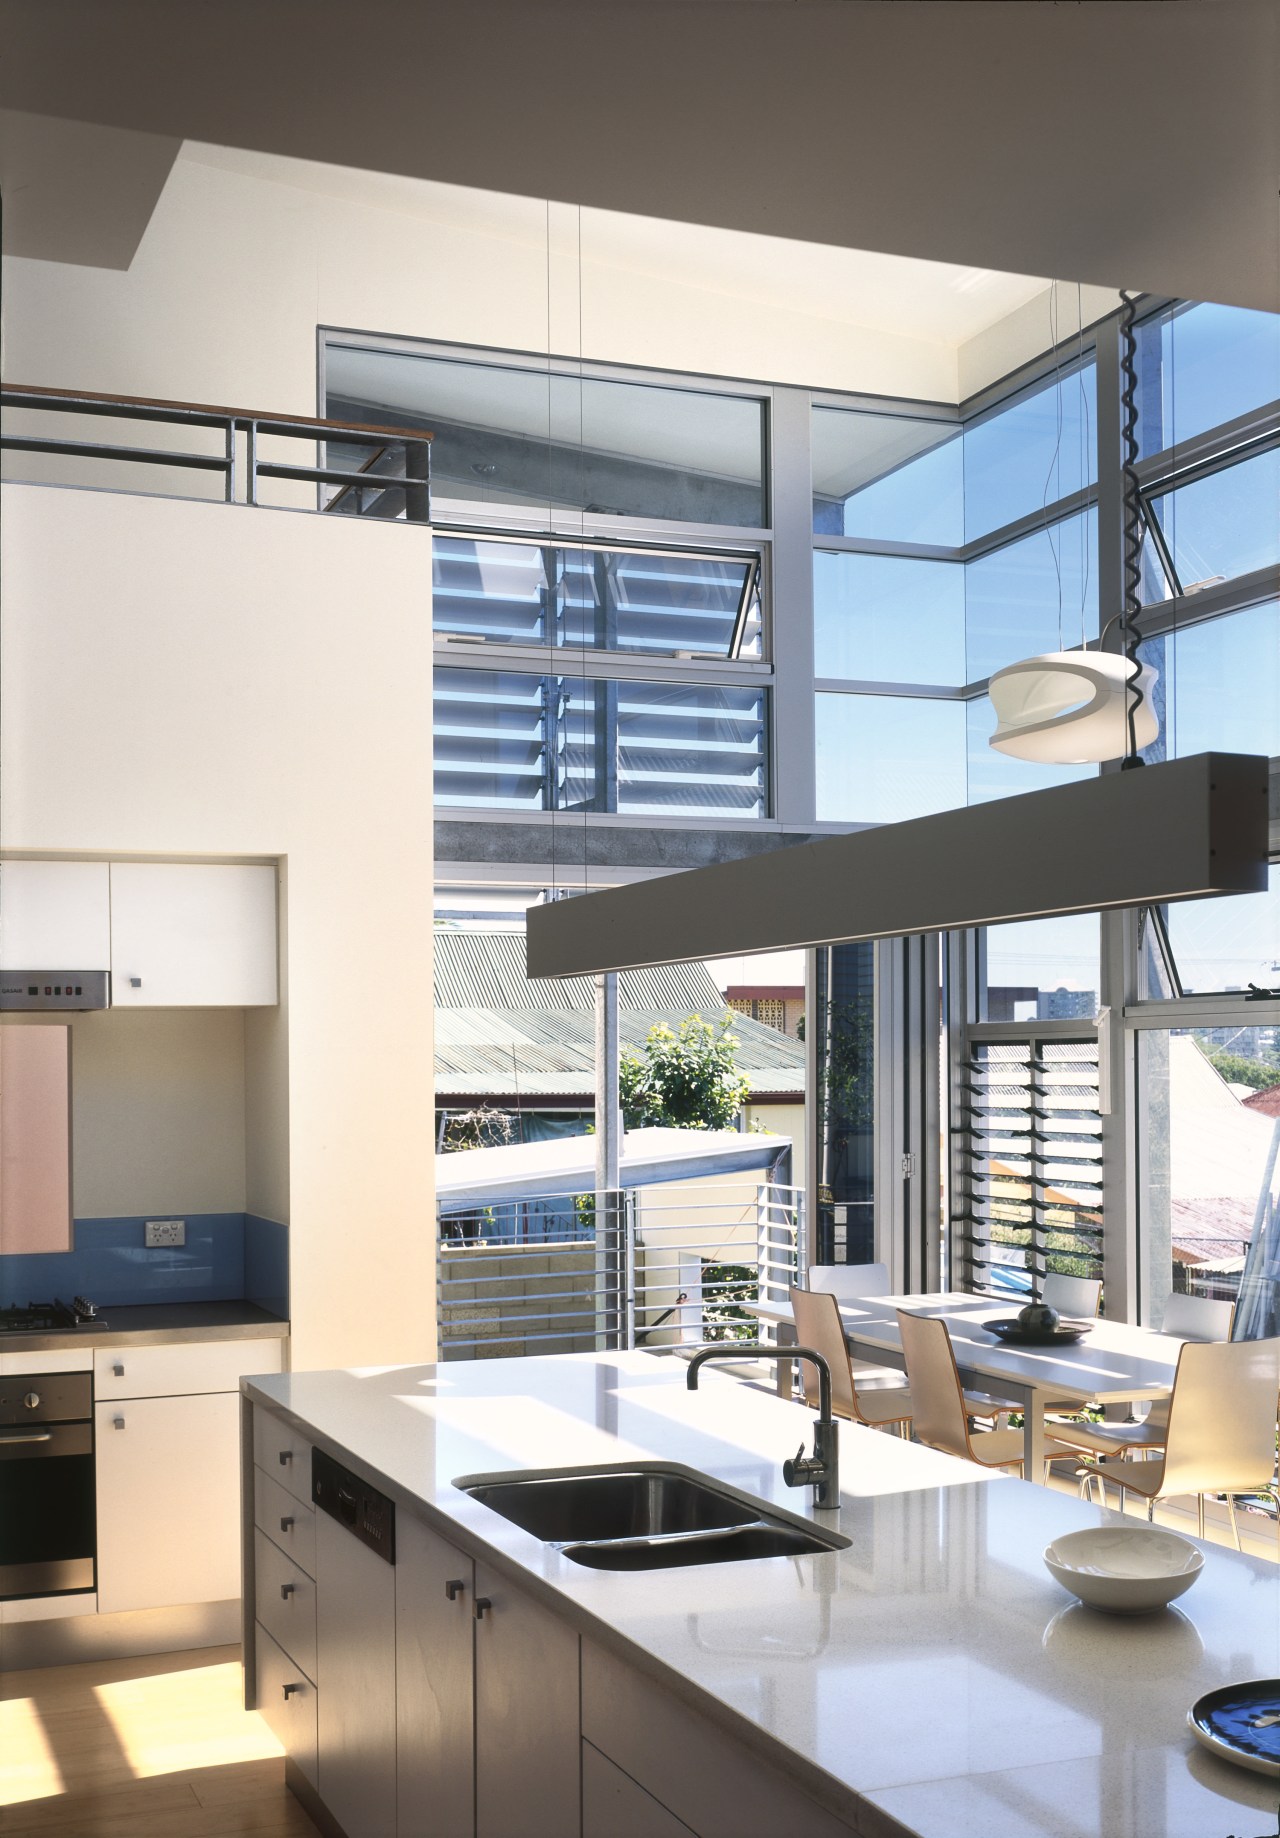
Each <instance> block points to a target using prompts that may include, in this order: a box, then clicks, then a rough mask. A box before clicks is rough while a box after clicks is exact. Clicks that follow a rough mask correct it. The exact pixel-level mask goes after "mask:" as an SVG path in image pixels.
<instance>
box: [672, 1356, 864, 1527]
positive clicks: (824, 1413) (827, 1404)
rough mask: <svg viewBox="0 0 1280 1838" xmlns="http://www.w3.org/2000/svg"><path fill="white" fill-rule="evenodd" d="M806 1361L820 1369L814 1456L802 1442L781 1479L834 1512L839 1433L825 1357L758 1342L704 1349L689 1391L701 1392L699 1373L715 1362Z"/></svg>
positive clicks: (693, 1364)
mask: <svg viewBox="0 0 1280 1838" xmlns="http://www.w3.org/2000/svg"><path fill="white" fill-rule="evenodd" d="M744 1355H746V1356H748V1357H749V1358H751V1359H807V1360H808V1361H809V1362H810V1363H811V1364H812V1365H814V1366H816V1367H817V1368H818V1415H817V1417H816V1418H815V1419H814V1425H813V1454H812V1455H806V1454H805V1452H804V1444H803V1442H802V1443H801V1444H800V1447H799V1448H798V1449H797V1450H796V1452H795V1454H794V1455H793V1456H792V1458H791V1460H790V1461H784V1462H783V1464H782V1478H783V1480H784V1481H785V1482H786V1483H787V1486H788V1487H808V1486H812V1488H813V1503H814V1505H815V1506H821V1507H828V1508H834V1507H838V1506H839V1504H840V1441H839V1437H840V1429H839V1425H838V1424H837V1422H836V1420H835V1418H834V1417H833V1416H832V1415H831V1368H830V1366H829V1365H828V1364H827V1362H826V1358H825V1357H824V1355H823V1354H821V1353H818V1352H816V1351H815V1350H814V1348H813V1347H764V1346H761V1345H760V1344H759V1342H757V1341H747V1340H735V1341H733V1342H732V1343H731V1344H728V1345H725V1346H721V1347H703V1348H702V1350H701V1352H699V1353H695V1354H694V1356H693V1358H692V1359H691V1360H690V1361H689V1372H688V1376H687V1378H686V1380H685V1383H686V1384H687V1385H688V1387H689V1390H690V1391H696V1390H697V1389H698V1369H699V1367H700V1366H706V1365H709V1364H710V1363H711V1361H712V1360H716V1359H741V1358H742V1357H743V1356H744Z"/></svg>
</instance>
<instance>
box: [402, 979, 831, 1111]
mask: <svg viewBox="0 0 1280 1838" xmlns="http://www.w3.org/2000/svg"><path fill="white" fill-rule="evenodd" d="M708 981H710V978H708ZM712 988H713V990H714V984H713V985H712ZM722 1011H723V1004H722V1003H720V1002H717V1003H716V1004H715V1006H713V1007H712V1008H711V1009H710V1013H709V1014H708V1015H707V1016H706V1019H707V1020H710V1021H715V1020H718V1019H719V1016H720V1014H721V1013H722ZM688 1012H689V1011H688V1010H685V1009H676V1010H673V1009H668V1008H662V1009H655V1008H624V1007H622V1005H621V1003H619V1013H618V1032H619V1034H620V1036H621V1040H622V1045H623V1047H624V1048H626V1047H632V1048H635V1049H637V1050H638V1049H639V1048H641V1047H643V1045H644V1042H645V1040H646V1039H647V1037H648V1034H649V1030H650V1028H652V1027H655V1026H657V1025H658V1024H659V1023H662V1024H664V1025H665V1026H667V1027H669V1028H671V1029H672V1030H673V1031H675V1030H676V1029H678V1028H679V1026H680V1023H681V1021H683V1020H684V1019H685V1018H686V1015H687V1014H688ZM695 1012H696V1011H695ZM733 1033H734V1037H735V1039H736V1040H737V1042H738V1065H739V1067H740V1069H741V1070H742V1072H743V1073H744V1074H745V1076H746V1079H747V1082H748V1084H749V1085H750V1087H751V1090H752V1091H753V1092H759V1093H764V1092H770V1093H775V1092H776V1093H778V1094H779V1095H786V1096H791V1095H795V1096H797V1097H802V1096H803V1094H804V1047H803V1046H802V1044H801V1043H800V1042H799V1041H798V1040H791V1039H789V1038H788V1036H787V1035H785V1034H782V1033H779V1032H778V1030H777V1029H776V1028H769V1027H764V1026H763V1025H762V1024H761V1023H760V1022H758V1021H752V1020H751V1019H750V1018H749V1017H748V1016H746V1015H738V1016H735V1018H734V1023H733ZM435 1061H436V1091H437V1094H438V1095H439V1096H440V1097H467V1098H478V1097H485V1096H488V1095H490V1094H493V1093H499V1092H501V1093H511V1092H521V1091H528V1092H539V1093H545V1094H546V1095H547V1096H574V1095H579V1094H589V1093H590V1092H591V1091H592V1089H593V1087H594V1083H595V1017H594V1014H592V1013H587V1012H582V1011H579V1010H576V1009H565V1008H556V1009H546V1010H539V1009H532V1008H518V1009H505V1008H483V1007H468V1008H462V1007H457V1008H438V1009H437V1010H436V1035H435Z"/></svg>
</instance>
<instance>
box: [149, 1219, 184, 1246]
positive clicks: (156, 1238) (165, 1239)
mask: <svg viewBox="0 0 1280 1838" xmlns="http://www.w3.org/2000/svg"><path fill="white" fill-rule="evenodd" d="M146 1232H147V1249H148V1251H163V1250H171V1249H172V1248H173V1247H174V1245H182V1244H185V1243H186V1242H187V1222H186V1220H185V1219H148V1220H147V1225H146Z"/></svg>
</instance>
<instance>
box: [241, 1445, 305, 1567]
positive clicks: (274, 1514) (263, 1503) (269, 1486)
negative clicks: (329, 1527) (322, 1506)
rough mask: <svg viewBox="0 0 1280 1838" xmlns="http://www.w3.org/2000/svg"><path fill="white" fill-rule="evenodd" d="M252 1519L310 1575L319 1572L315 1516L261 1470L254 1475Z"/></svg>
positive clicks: (257, 1469) (273, 1542)
mask: <svg viewBox="0 0 1280 1838" xmlns="http://www.w3.org/2000/svg"><path fill="white" fill-rule="evenodd" d="M253 1520H254V1524H255V1525H256V1526H257V1527H258V1530H259V1531H261V1532H265V1533H266V1534H267V1537H268V1538H269V1539H270V1540H271V1542H272V1544H274V1545H276V1546H278V1548H279V1549H280V1550H282V1551H284V1552H285V1553H286V1555H287V1556H289V1557H291V1558H292V1559H293V1561H294V1563H295V1564H297V1565H298V1566H299V1568H300V1569H303V1570H305V1571H306V1573H307V1575H308V1576H314V1575H315V1573H316V1515H315V1509H314V1508H313V1507H310V1506H307V1505H305V1504H304V1503H303V1501H301V1500H298V1499H295V1498H294V1496H293V1495H292V1494H291V1493H289V1492H288V1490H287V1489H286V1488H284V1487H282V1486H281V1485H280V1483H279V1481H277V1480H275V1479H274V1478H273V1476H271V1475H270V1474H267V1473H266V1472H265V1471H264V1470H263V1469H262V1468H255V1470H254V1475H253Z"/></svg>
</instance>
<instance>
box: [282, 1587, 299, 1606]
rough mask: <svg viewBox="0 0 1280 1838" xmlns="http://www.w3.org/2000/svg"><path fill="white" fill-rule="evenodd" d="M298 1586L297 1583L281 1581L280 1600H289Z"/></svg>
mask: <svg viewBox="0 0 1280 1838" xmlns="http://www.w3.org/2000/svg"><path fill="white" fill-rule="evenodd" d="M297 1587H298V1585H297V1584H296V1583H281V1585H280V1600H281V1601H282V1602H287V1601H288V1600H289V1597H290V1596H291V1595H292V1594H293V1592H294V1590H295V1589H296V1588H297Z"/></svg>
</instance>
